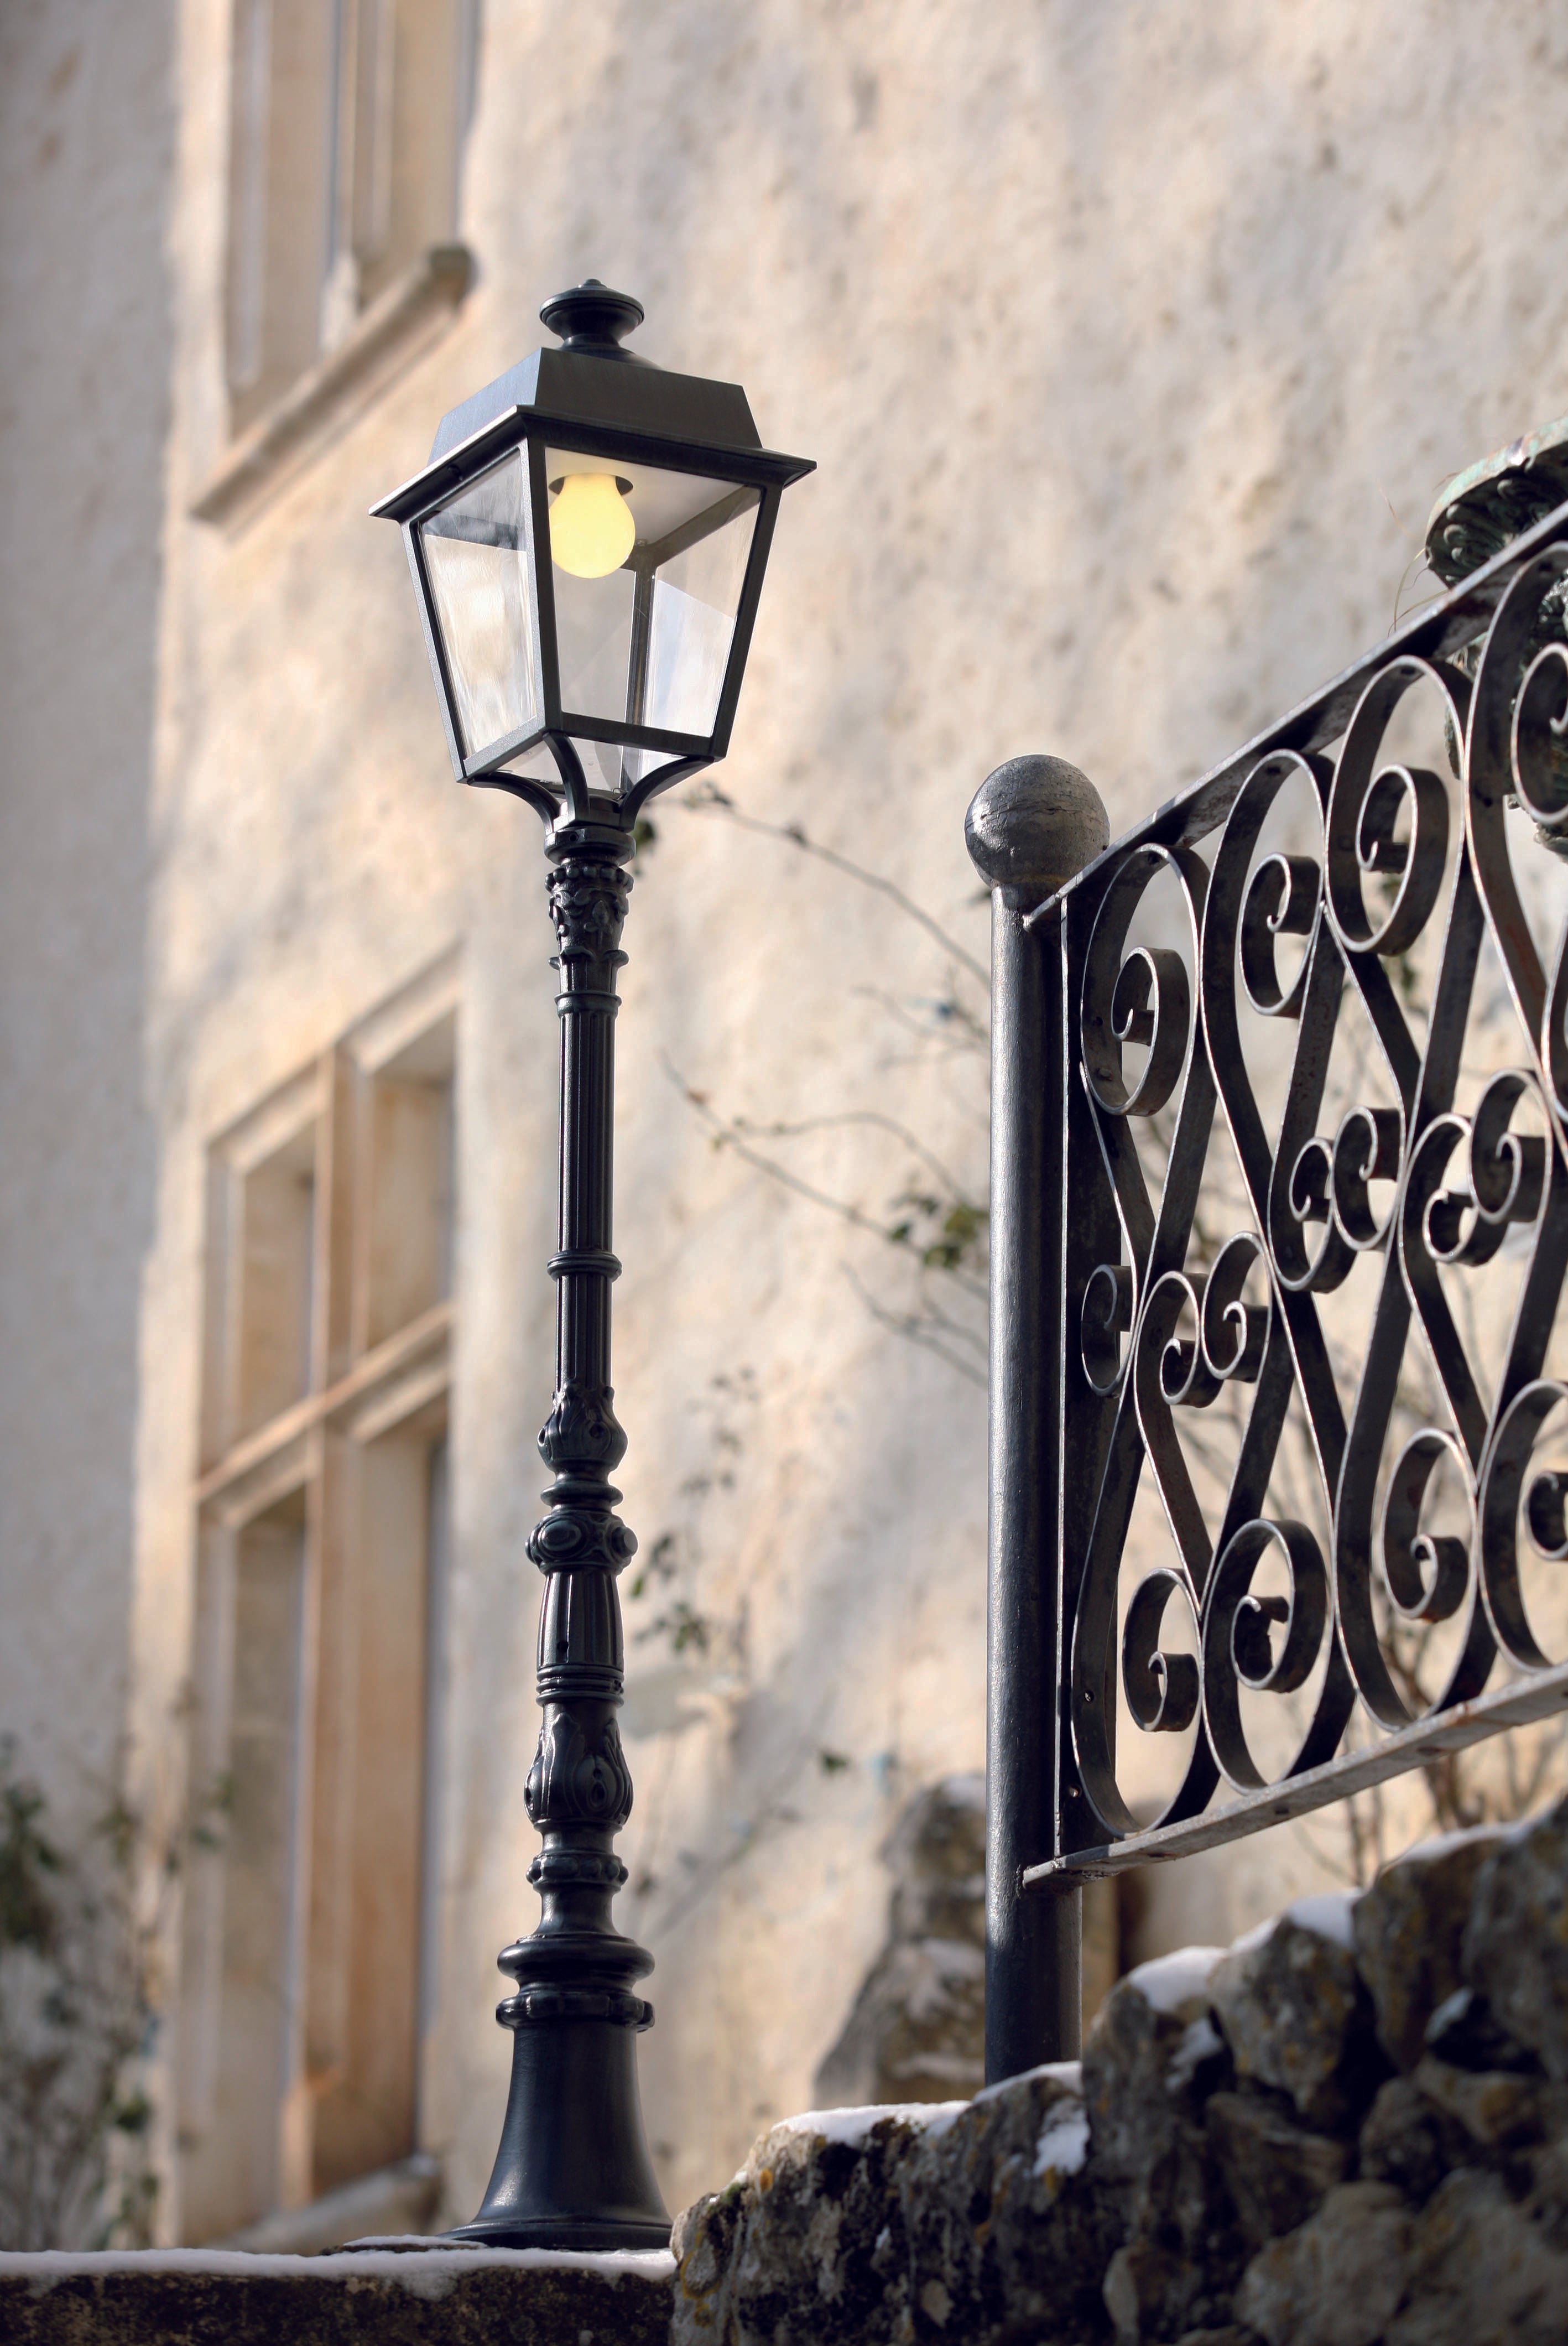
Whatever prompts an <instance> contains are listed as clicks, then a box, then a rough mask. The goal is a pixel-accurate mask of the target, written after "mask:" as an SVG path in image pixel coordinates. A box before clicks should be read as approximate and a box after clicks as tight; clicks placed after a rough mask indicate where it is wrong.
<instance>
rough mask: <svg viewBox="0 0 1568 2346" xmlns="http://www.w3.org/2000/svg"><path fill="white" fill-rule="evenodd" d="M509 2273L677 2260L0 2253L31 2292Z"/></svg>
mask: <svg viewBox="0 0 1568 2346" xmlns="http://www.w3.org/2000/svg"><path fill="white" fill-rule="evenodd" d="M496 2265H499V2266H502V2267H504V2269H505V2270H507V2271H510V2272H519V2271H528V2270H539V2269H540V2268H554V2269H555V2270H559V2269H560V2268H562V2267H563V2266H565V2267H567V2268H569V2269H571V2270H575V2271H586V2272H600V2273H604V2274H605V2275H606V2277H607V2278H608V2279H609V2280H619V2279H620V2278H621V2277H622V2276H623V2275H634V2276H636V2278H637V2279H639V2280H668V2279H669V2277H670V2275H671V2274H672V2273H673V2272H674V2270H675V2259H674V2257H672V2256H671V2254H670V2253H669V2250H668V2249H598V2250H590V2249H467V2248H461V2247H456V2246H453V2247H444V2246H443V2247H441V2248H429V2249H427V2248H425V2247H423V2245H421V2246H420V2247H419V2248H417V2249H412V2250H404V2249H338V2250H334V2251H332V2252H331V2253H330V2254H329V2255H326V2256H310V2257H291V2256H270V2255H265V2254H256V2253H254V2252H252V2251H251V2250H249V2249H94V2250H86V2251H83V2252H82V2253H80V2254H77V2253H75V2252H73V2251H71V2250H68V2249H40V2250H37V2251H33V2252H27V2253H23V2252H20V2251H16V2250H5V2251H0V2280H5V2278H6V2277H7V2276H10V2277H14V2278H17V2279H22V2280H28V2281H30V2282H31V2283H32V2286H33V2289H34V2290H35V2291H36V2292H37V2293H39V2294H42V2292H44V2291H45V2290H50V2289H53V2288H54V2286H55V2284H56V2282H57V2281H63V2280H73V2279H75V2280H81V2279H84V2278H85V2279H88V2280H101V2279H104V2278H106V2277H107V2276H108V2275H110V2274H113V2273H185V2274H188V2275H192V2276H195V2275H205V2276H206V2277H207V2278H208V2279H209V2280H212V2279H223V2280H303V2281H316V2282H325V2281H336V2282H339V2283H341V2282H343V2281H347V2280H382V2281H395V2282H396V2284H397V2285H398V2287H399V2288H400V2289H404V2290H407V2291H408V2293H409V2294H410V2296H411V2297H423V2298H431V2299H440V2298H443V2297H446V2296H448V2295H450V2293H451V2291H452V2290H453V2289H454V2288H455V2287H456V2286H457V2283H458V2282H459V2281H460V2280H462V2279H463V2275H464V2274H465V2273H471V2272H473V2271H474V2270H477V2269H478V2268H481V2267H484V2266H496Z"/></svg>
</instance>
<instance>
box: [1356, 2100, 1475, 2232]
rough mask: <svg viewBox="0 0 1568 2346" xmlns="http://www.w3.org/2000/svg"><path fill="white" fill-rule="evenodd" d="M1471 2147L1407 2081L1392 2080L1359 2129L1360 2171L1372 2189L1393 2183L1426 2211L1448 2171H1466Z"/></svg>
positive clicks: (1454, 2122)
mask: <svg viewBox="0 0 1568 2346" xmlns="http://www.w3.org/2000/svg"><path fill="white" fill-rule="evenodd" d="M1467 2147H1468V2145H1467V2142H1466V2137H1465V2132H1464V2128H1463V2127H1461V2125H1460V2124H1459V2122H1458V2120H1457V2119H1456V2118H1453V2117H1450V2116H1449V2115H1448V2113H1447V2112H1446V2111H1444V2110H1441V2109H1439V2108H1438V2107H1437V2106H1436V2105H1435V2104H1434V2103H1432V2102H1429V2101H1428V2099H1427V2097H1426V2096H1425V2095H1424V2094H1423V2093H1422V2092H1421V2091H1420V2088H1419V2086H1414V2085H1412V2084H1411V2082H1410V2079H1409V2078H1408V2077H1390V2078H1389V2080H1388V2081H1387V2083H1386V2084H1385V2085H1383V2086H1380V2087H1379V2090H1378V2096H1377V2099H1376V2100H1375V2101H1374V2102H1373V2104H1372V2106H1371V2108H1370V2109H1369V2111H1368V2113H1367V2117H1366V2121H1365V2123H1364V2124H1363V2126H1362V2127H1361V2139H1360V2168H1361V2174H1362V2176H1363V2177H1364V2178H1366V2180H1368V2181H1369V2182H1372V2183H1392V2184H1394V2185H1395V2186H1397V2188H1399V2189H1400V2191H1402V2192H1403V2194H1404V2196H1405V2198H1407V2199H1408V2200H1409V2201H1410V2204H1411V2206H1412V2207H1416V2208H1420V2207H1423V2206H1424V2205H1425V2203H1426V2201H1427V2200H1429V2199H1430V2198H1431V2195H1432V2193H1433V2192H1434V2191H1435V2190H1436V2189H1437V2188H1438V2185H1439V2184H1440V2183H1441V2181H1442V2179H1443V2177H1444V2176H1445V2175H1446V2174H1447V2173H1448V2171H1449V2169H1450V2168H1451V2167H1458V2166H1461V2165H1462V2163H1463V2161H1464V2157H1465V2155H1466V2150H1467Z"/></svg>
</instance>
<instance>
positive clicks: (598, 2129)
mask: <svg viewBox="0 0 1568 2346" xmlns="http://www.w3.org/2000/svg"><path fill="white" fill-rule="evenodd" d="M541 314H542V316H543V318H544V321H545V324H546V325H547V326H548V327H550V328H551V329H552V331H555V332H556V333H558V334H559V335H560V336H561V337H562V340H561V344H560V347H559V348H558V349H554V348H546V349H544V350H541V351H536V352H535V353H534V354H533V356H532V357H531V358H529V359H526V360H524V362H523V363H522V364H521V365H520V366H517V367H514V368H513V369H512V370H511V371H510V372H508V373H506V374H504V375H503V376H501V377H500V378H499V379H498V380H497V381H496V382H494V383H492V384H490V385H489V386H488V388H487V389H486V390H484V391H483V392H481V393H478V394H477V395H476V396H475V397H474V398H473V399H471V400H469V401H467V402H466V403H464V404H463V406H462V407H460V408H456V409H454V410H453V413H451V414H450V415H448V416H446V417H445V418H443V422H442V424H441V427H440V430H439V431H438V432H437V433H436V439H435V445H434V447H433V451H432V454H431V462H430V464H428V465H427V466H426V468H425V470H424V471H423V473H421V474H419V475H418V476H417V477H416V478H415V479H414V480H412V481H411V482H410V483H408V484H407V485H406V486H405V487H404V488H402V489H400V490H398V491H396V492H395V493H394V494H393V495H392V496H390V497H388V498H386V499H385V500H384V501H383V502H382V504H381V505H378V506H377V507H376V508H375V511H376V513H377V514H378V515H384V516H385V517H387V518H390V519H392V520H395V521H397V522H399V523H400V524H401V525H402V530H403V535H404V538H405V541H406V544H407V548H408V556H409V563H410V567H411V569H412V574H413V580H414V586H415V589H416V591H417V594H418V597H419V606H420V612H421V617H422V619H423V626H424V631H425V639H426V644H427V647H428V649H429V652H430V658H431V665H432V668H433V671H434V676H435V682H436V688H437V692H438V695H439V698H440V702H441V708H442V714H443V721H444V724H445V729H446V736H447V744H448V749H449V750H450V753H451V756H452V760H453V770H454V771H455V773H456V775H457V778H458V780H460V781H466V782H472V783H476V784H481V785H484V786H485V787H489V788H493V789H497V790H507V791H510V792H512V793H513V794H514V796H516V797H518V798H521V799H524V800H525V801H527V802H528V803H529V804H530V805H532V806H533V807H534V808H535V810H536V811H538V813H539V814H540V815H541V816H542V817H543V818H544V821H545V855H546V858H547V860H548V863H549V877H548V891H549V902H550V912H551V916H552V919H553V921H554V923H555V934H556V939H557V945H558V950H557V953H556V955H555V968H556V970H557V972H558V974H559V986H558V990H557V993H556V996H555V1004H556V1009H557V1012H558V1014H559V1019H560V1032H561V1125H560V1216H559V1240H558V1245H557V1249H556V1251H555V1254H554V1255H553V1256H552V1258H551V1260H550V1264H549V1270H550V1273H551V1276H552V1277H553V1278H554V1280H555V1294H556V1314H555V1319H556V1356H555V1398H554V1400H553V1402H552V1403H551V1408H550V1414H549V1416H548V1417H547V1418H546V1420H545V1425H544V1428H543V1431H542V1432H541V1433H540V1436H539V1449H540V1454H541V1455H542V1456H543V1458H544V1460H545V1464H546V1466H547V1467H548V1468H549V1470H550V1482H549V1484H548V1487H547V1488H546V1490H545V1494H544V1496H545V1510H546V1511H545V1515H543V1517H542V1518H541V1520H540V1521H539V1523H538V1524H537V1525H536V1526H535V1530H534V1532H533V1535H532V1536H531V1537H530V1539H529V1542H528V1553H529V1555H530V1556H531V1557H532V1558H533V1560H534V1562H535V1564H536V1565H537V1566H538V1567H539V1569H540V1571H541V1572H542V1573H543V1574H544V1575H545V1595H544V1602H543V1605H542V1607H541V1611H540V1619H539V1649H538V1678H537V1692H538V1700H539V1706H540V1709H541V1712H542V1714H543V1718H542V1723H541V1726H540V1730H539V1740H538V1745H537V1749H535V1753H534V1758H533V1763H532V1765H531V1767H530V1768H529V1770H528V1774H527V1779H526V1782H525V1785H524V1804H525V1806H526V1808H527V1811H528V1815H529V1818H530V1821H532V1823H533V1825H534V1827H535V1830H536V1831H537V1832H538V1833H539V1836H540V1841H541V1847H540V1850H539V1852H538V1854H537V1855H536V1856H535V1859H534V1861H533V1863H532V1865H531V1866H530V1867H529V1880H530V1881H531V1882H533V1883H534V1885H535V1888H536V1889H537V1891H538V1892H539V1900H540V1916H539V1921H538V1923H537V1925H536V1926H535V1929H534V1930H533V1931H532V1932H531V1933H529V1934H528V1936H527V1937H525V1938H523V1939H520V1940H518V1942H517V1943H515V1944H514V1945H513V1946H510V1947H508V1948H507V1949H506V1950H505V1952H504V1953H503V1954H502V1956H501V1958H500V1963H501V1968H502V1970H503V1971H504V1972H505V1973H506V1974H509V1976H510V1977H511V1979H512V1981H513V1982H514V1992H513V1994H510V1995H509V1996H507V1997H506V1999H505V2000H504V2003H503V2004H501V2005H500V2007H499V2010H498V2012H497V2015H496V2016H497V2018H498V2019H499V2020H500V2022H501V2024H502V2025H503V2026H504V2027H506V2028H509V2029H510V2030H511V2031H512V2032H513V2058H512V2084H511V2091H510V2095H509V2098H508V2101H507V2106H506V2115H505V2118H504V2124H503V2127H502V2136H501V2145H500V2148H499V2150H498V2152H497V2155H496V2160H495V2168H494V2173H493V2175H492V2177H491V2179H490V2187H489V2189H488V2190H487V2191H486V2193H485V2196H484V2204H483V2205H482V2207H481V2208H480V2209H479V2212H478V2214H477V2215H476V2216H475V2217H474V2219H473V2222H472V2223H469V2224H464V2225H461V2226H459V2227H458V2229H457V2230H456V2232H455V2233H454V2235H453V2237H454V2238H455V2239H460V2240H472V2241H483V2242H487V2243H490V2244H492V2245H495V2246H505V2247H546V2246H547V2247H555V2248H575V2249H626V2248H657V2247H662V2246H663V2245H664V2243H665V2242H666V2240H667V2239H668V2237H669V2218H668V2216H667V2212H666V2210H665V2208H664V2204H663V2201H662V2199H661V2198H660V2196H659V2189H658V2185H657V2181H656V2180H655V2178H654V2173H653V2168H652V2165H651V2163H650V2161H649V2158H648V2154H647V2144H646V2141H645V2139H644V2134H643V2124H642V2115H641V2110H640V2106H639V2104H638V2098H637V2080H636V2036H637V2034H638V2032H639V2031H641V2030H642V2029H645V2028H647V2027H648V2026H649V2025H650V2024H651V2023H652V2020H653V2007H652V2005H651V2004H648V2003H647V2001H646V2000H645V1998H644V1997H643V1996H642V1994H640V1993H639V1983H640V1982H641V1981H642V1980H643V1978H644V1977H645V1976H646V1974H647V1973H648V1972H649V1971H650V1970H651V1969H652V1965H653V1958H652V1956H651V1955H649V1954H648V1953H647V1952H646V1951H645V1950H644V1949H643V1948H641V1947H639V1946H638V1945H636V1943H635V1942H634V1941H633V1940H631V1939H628V1938H626V1936H625V1935H624V1934H623V1933H621V1932H620V1931H618V1930H617V1929H616V1925H615V1922H614V1919H613V1916H612V1911H611V1910H612V1905H613V1902H614V1898H615V1894H616V1891H617V1890H618V1889H619V1888H620V1887H621V1885H622V1884H623V1882H625V1880H626V1868H625V1866H624V1865H623V1864H622V1862H621V1861H620V1859H619V1858H618V1857H617V1856H616V1851H615V1841H616V1834H617V1833H618V1832H619V1831H620V1830H621V1828H622V1827H623V1826H624V1825H625V1823H626V1820H627V1818H628V1817H629V1815H630V1814H631V1807H632V1781H631V1775H630V1771H629V1770H628V1769H627V1766H626V1755H625V1753H624V1751H623V1749H622V1748H621V1740H620V1733H619V1729H618V1728H617V1725H616V1712H617V1710H618V1709H619V1707H620V1703H621V1698H622V1690H623V1684H624V1677H623V1673H624V1650H623V1641H622V1632H621V1611H620V1598H619V1594H618V1590H617V1587H616V1576H617V1575H618V1574H619V1572H620V1571H621V1568H622V1566H624V1565H626V1562H627V1561H628V1560H629V1558H630V1557H631V1556H633V1555H634V1554H635V1553H636V1539H635V1537H634V1536H633V1535H632V1533H631V1532H630V1531H629V1530H628V1529H627V1528H626V1525H625V1524H623V1523H622V1522H621V1520H620V1517H619V1516H618V1515H617V1514H616V1507H617V1505H618V1504H619V1502H620V1497H621V1494H620V1493H619V1491H618V1490H616V1487H615V1484H613V1483H612V1481H611V1479H610V1477H611V1476H612V1474H614V1473H615V1471H616V1467H617V1466H618V1465H619V1464H620V1461H621V1458H622V1457H623V1455H624V1454H625V1451H626V1435H625V1433H623V1432H622V1430H621V1427H620V1424H619V1423H618V1421H617V1420H616V1413H615V1407H614V1392H613V1390H612V1387H611V1383H610V1294H611V1286H612V1282H613V1281H614V1280H615V1279H616V1277H617V1275H618V1273H619V1270H620V1264H619V1263H618V1262H617V1260H616V1257H615V1254H614V1252H613V1251H612V1237H613V1230H612V1203H613V1188H614V1182H613V1167H614V1122H615V1031H616V1010H617V1008H618V1006H619V1002H618V996H617V993H616V979H617V973H618V972H619V970H620V967H621V964H623V962H624V961H625V959H626V955H625V954H623V953H622V951H621V943H620V940H621V931H622V926H623V924H624V923H625V920H626V900H627V895H628V892H629V889H630V885H631V883H630V880H629V878H628V875H627V872H626V864H627V863H628V862H629V861H630V859H631V855H632V852H633V842H634V836H635V825H636V819H637V815H638V813H639V812H640V811H641V809H642V808H643V806H644V805H646V803H647V801H648V799H649V798H651V797H652V796H653V795H654V793H655V792H656V791H658V790H667V789H668V788H669V787H671V785H673V784H674V783H676V782H678V781H680V780H684V779H685V778H686V777H687V775H689V774H691V773H694V772H696V771H697V770H698V768H700V767H702V766H705V765H708V764H709V763H711V762H712V761H713V760H716V759H718V758H721V757H722V756H723V755H724V753H725V750H726V749H727V748H728V740H729V732H730V727H731V725H732V723H733V720H734V715H735V708H736V702H737V699H738V693H739V688H740V681H741V676H742V673H743V671H744V668H745V663H746V655H747V651H748V647H749V643H750V637H751V629H752V624H753V621H754V619H755V617H756V611H757V603H758V598H759V594H760V592H761V586H762V577H763V572H764V569H765V567H766V565H767V559H768V551H769V544H770V541H771V537H772V532H773V524H774V519H775V515H776V514H777V511H778V505H779V497H780V495H782V492H783V490H784V489H785V488H786V487H787V486H788V485H789V484H790V483H791V482H792V481H794V480H797V479H799V477H800V476H801V474H805V473H808V472H809V471H810V470H811V469H812V468H811V466H810V464H809V463H808V462H807V461H806V460H804V459H802V458H799V457H791V456H781V455H778V454H774V453H772V452H771V451H769V450H767V449H764V448H763V447H762V446H761V445H760V444H759V439H758V434H757V430H756V426H755V425H754V423H752V420H751V414H750V410H749V408H748V405H747V402H746V397H745V394H744V393H742V392H741V391H740V390H739V389H738V387H737V386H736V385H734V384H731V383H721V382H708V381H707V380H706V379H704V378H701V377H697V376H688V375H677V374H670V373H667V372H664V371H662V370H661V369H659V368H657V367H655V366H653V365H651V364H650V363H649V362H647V360H644V359H641V358H638V357H635V356H634V355H633V354H632V353H631V352H627V351H626V350H623V349H622V348H621V343H622V342H623V341H624V340H625V338H626V335H627V334H628V333H630V332H631V331H632V330H633V329H634V328H635V327H636V326H637V325H638V324H640V323H641V321H642V316H643V312H642V309H641V306H640V304H639V303H637V302H636V301H633V300H632V299H631V297H630V296H629V295H626V294H624V293H616V292H613V291H610V290H609V288H607V287H606V286H604V285H601V284H600V283H599V282H598V281H597V280H596V279H592V278H590V279H589V280H587V281H586V282H585V284H583V285H581V286H578V287H576V288H575V289H574V290H573V291H571V292H569V293H565V294H561V295H559V296H558V297H557V298H556V299H555V301H551V302H548V303H546V305H545V309H544V311H542V313H541Z"/></svg>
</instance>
